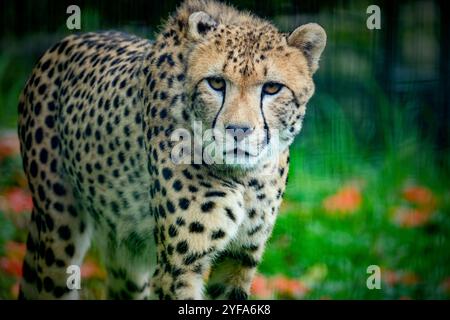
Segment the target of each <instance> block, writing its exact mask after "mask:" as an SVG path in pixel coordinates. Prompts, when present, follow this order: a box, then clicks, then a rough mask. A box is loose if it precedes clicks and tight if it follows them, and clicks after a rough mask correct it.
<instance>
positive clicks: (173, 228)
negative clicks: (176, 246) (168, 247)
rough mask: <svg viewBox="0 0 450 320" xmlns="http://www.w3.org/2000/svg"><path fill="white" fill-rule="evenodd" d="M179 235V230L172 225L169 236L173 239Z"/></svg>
mask: <svg viewBox="0 0 450 320" xmlns="http://www.w3.org/2000/svg"><path fill="white" fill-rule="evenodd" d="M177 235H178V230H177V228H176V227H175V226H174V225H173V224H171V225H170V227H169V236H170V237H172V238H173V237H176V236H177Z"/></svg>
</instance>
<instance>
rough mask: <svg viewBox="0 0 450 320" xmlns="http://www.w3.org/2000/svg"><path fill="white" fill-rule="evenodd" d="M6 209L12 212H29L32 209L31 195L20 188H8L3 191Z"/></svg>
mask: <svg viewBox="0 0 450 320" xmlns="http://www.w3.org/2000/svg"><path fill="white" fill-rule="evenodd" d="M3 196H4V199H5V200H6V205H7V207H8V211H11V212H14V213H22V212H30V211H31V210H32V209H33V199H32V197H31V195H30V194H29V193H28V192H26V191H24V190H23V189H20V188H16V187H15V188H10V189H8V190H7V191H6V192H5V193H4V195H3Z"/></svg>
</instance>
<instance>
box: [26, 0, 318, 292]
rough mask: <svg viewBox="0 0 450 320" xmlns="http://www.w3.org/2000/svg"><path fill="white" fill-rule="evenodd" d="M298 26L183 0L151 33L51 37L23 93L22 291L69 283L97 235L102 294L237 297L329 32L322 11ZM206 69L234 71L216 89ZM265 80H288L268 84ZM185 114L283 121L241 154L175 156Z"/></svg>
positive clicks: (276, 201) (246, 285)
mask: <svg viewBox="0 0 450 320" xmlns="http://www.w3.org/2000/svg"><path fill="white" fill-rule="evenodd" d="M307 26H308V25H307ZM300 28H301V29H297V30H296V31H294V32H293V33H292V34H290V35H288V34H283V33H280V32H279V31H278V30H277V29H276V28H275V27H274V26H273V25H271V24H270V23H269V22H267V21H264V20H262V19H259V18H257V17H254V16H252V15H250V14H248V13H242V12H238V11H236V10H235V9H233V8H231V7H229V6H226V5H224V4H220V3H216V2H214V1H207V0H205V1H202V0H190V1H187V2H185V3H184V4H182V5H181V6H180V8H179V9H178V11H177V12H176V13H175V14H174V15H173V16H171V17H170V18H169V19H168V21H167V22H166V24H165V26H164V28H163V29H162V31H161V33H160V34H159V35H158V37H157V38H156V40H155V42H150V41H148V40H146V39H141V38H138V37H135V36H132V35H127V34H123V33H117V32H105V33H86V34H81V35H71V36H69V37H67V38H65V39H64V40H62V41H61V42H59V43H58V44H56V45H55V46H54V47H53V48H51V49H49V50H48V51H47V52H46V53H45V54H44V55H43V57H42V58H41V59H40V61H39V62H38V64H37V65H36V67H35V69H34V70H33V73H32V75H31V77H30V78H29V80H28V82H27V84H26V86H25V88H24V90H23V94H22V95H21V97H20V103H19V114H20V120H19V136H20V141H21V150H22V157H23V167H24V170H25V172H26V174H27V177H28V181H29V187H30V190H31V192H32V195H33V203H34V208H33V212H32V216H31V223H30V227H29V235H28V240H27V254H26V257H25V261H24V265H23V280H22V282H21V293H20V295H21V297H22V298H27V299H33V298H64V299H75V298H77V297H78V291H77V290H69V289H67V286H66V280H67V273H66V268H67V267H68V266H70V265H81V263H82V260H83V257H84V254H85V253H86V251H87V249H88V248H89V245H90V243H91V240H94V241H95V242H96V245H98V246H99V247H100V248H101V250H100V251H101V252H102V253H103V254H104V259H105V264H106V268H107V272H108V295H109V298H112V299H138V298H159V299H202V298H205V297H210V298H214V299H217V298H226V299H246V298H247V297H248V294H249V289H250V284H251V281H252V277H253V275H254V273H255V270H256V267H257V266H258V264H259V262H260V261H261V258H262V255H263V251H264V246H265V243H266V241H267V239H268V237H269V236H270V234H271V231H272V228H273V226H274V223H275V219H276V216H277V212H278V209H279V206H280V203H281V199H282V195H283V192H284V189H285V183H286V180H287V174H288V162H289V155H288V153H289V150H288V146H289V144H290V143H291V142H292V140H293V138H294V136H295V135H296V134H297V133H298V131H299V130H300V127H301V121H302V119H303V116H304V113H305V105H306V102H307V101H308V99H309V98H310V97H311V95H312V93H313V91H314V85H313V82H312V74H313V73H314V72H315V70H316V69H317V61H318V56H320V53H321V52H322V49H323V46H324V45H325V43H324V41H325V38H324V33H322V31H323V30H322V29H321V28H320V27H318V26H309V27H307V28H304V27H303V28H302V27H300ZM318 28H320V29H318ZM212 74H220V75H222V76H223V77H225V78H226V79H227V85H228V84H229V86H230V87H229V88H230V90H229V92H228V93H227V94H225V95H224V96H223V97H222V99H221V102H220V103H218V101H219V100H218V99H217V96H214V94H213V93H212V92H211V90H210V88H209V87H207V83H206V81H205V79H206V77H209V76H211V75H212ZM268 80H271V81H279V82H282V83H283V84H284V87H283V89H282V91H280V93H279V94H278V95H277V96H276V97H271V98H270V99H266V100H264V99H265V98H264V99H263V97H262V95H261V93H260V92H261V86H262V85H263V84H264V83H265V81H268ZM194 120H200V121H202V123H203V125H204V127H206V128H209V127H216V128H223V127H226V126H227V125H230V124H233V125H246V126H250V127H252V128H262V129H267V131H268V132H269V134H271V132H272V131H271V130H275V129H277V130H279V131H280V132H281V134H280V139H281V141H282V145H283V148H282V149H281V151H280V153H279V154H277V157H270V156H267V155H264V154H263V155H261V156H260V157H259V158H258V159H257V160H256V161H255V163H253V164H252V165H251V166H247V167H246V166H241V167H240V166H229V165H227V164H224V165H222V166H219V165H216V166H214V165H207V164H204V163H202V164H175V163H174V162H173V161H172V160H171V156H170V154H171V150H172V149H173V147H174V141H172V140H171V139H170V137H171V134H172V133H173V132H174V130H175V129H177V128H191V125H192V122H193V121H194ZM207 274H209V275H210V276H209V279H208V281H207V285H206V286H205V277H206V275H207Z"/></svg>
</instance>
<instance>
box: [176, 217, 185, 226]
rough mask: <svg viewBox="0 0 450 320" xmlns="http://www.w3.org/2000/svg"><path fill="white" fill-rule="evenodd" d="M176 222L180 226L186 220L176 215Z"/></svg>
mask: <svg viewBox="0 0 450 320" xmlns="http://www.w3.org/2000/svg"><path fill="white" fill-rule="evenodd" d="M176 224H177V225H178V226H180V227H181V226H184V225H185V224H186V222H185V221H184V219H183V218H181V217H178V218H177V221H176Z"/></svg>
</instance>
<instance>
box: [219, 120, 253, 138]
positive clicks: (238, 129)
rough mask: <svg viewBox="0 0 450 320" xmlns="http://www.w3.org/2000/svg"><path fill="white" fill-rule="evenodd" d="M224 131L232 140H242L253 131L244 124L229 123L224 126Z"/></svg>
mask: <svg viewBox="0 0 450 320" xmlns="http://www.w3.org/2000/svg"><path fill="white" fill-rule="evenodd" d="M225 130H226V132H227V133H228V134H229V135H231V136H233V137H234V141H236V142H239V141H242V140H243V139H244V138H245V137H247V136H249V135H250V134H251V133H252V132H253V128H251V127H250V126H249V125H245V124H229V125H227V126H226V127H225Z"/></svg>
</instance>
